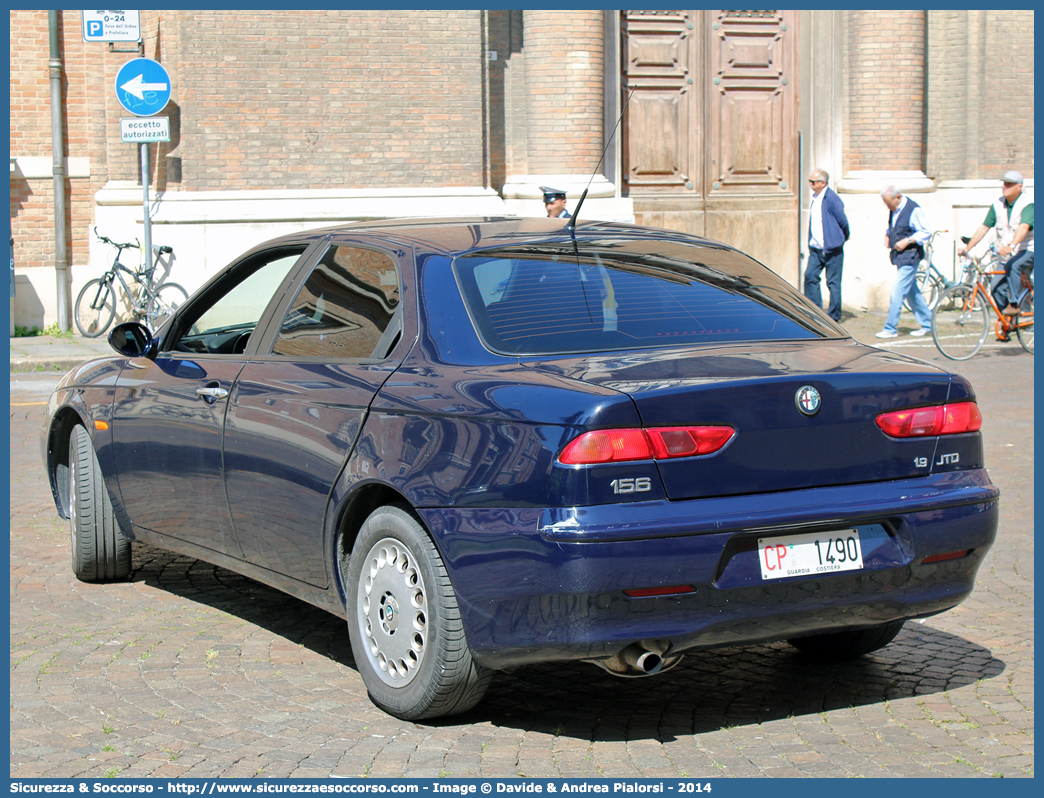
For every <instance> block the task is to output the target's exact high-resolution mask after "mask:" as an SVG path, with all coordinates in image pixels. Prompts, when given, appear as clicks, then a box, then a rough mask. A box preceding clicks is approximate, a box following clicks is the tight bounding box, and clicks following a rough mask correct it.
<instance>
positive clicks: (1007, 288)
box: [993, 249, 1033, 310]
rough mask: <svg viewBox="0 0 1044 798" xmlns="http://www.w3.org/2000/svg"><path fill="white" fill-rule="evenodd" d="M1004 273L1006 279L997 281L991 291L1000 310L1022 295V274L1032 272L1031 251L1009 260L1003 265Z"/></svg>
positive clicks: (1025, 251)
mask: <svg viewBox="0 0 1044 798" xmlns="http://www.w3.org/2000/svg"><path fill="white" fill-rule="evenodd" d="M1004 271H1005V272H1006V273H1007V277H1005V278H1002V279H1001V280H998V281H997V287H996V288H994V289H993V298H994V299H995V300H997V305H998V306H999V307H1000V309H1001V310H1004V306H1005V305H1006V304H1008V303H1009V302H1010V303H1012V304H1014V303H1015V300H1016V299H1018V298H1019V294H1021V293H1022V274H1023V272H1025V273H1026V274H1029V273H1030V272H1032V271H1033V251H1032V250H1029V249H1027V250H1024V251H1023V252H1020V253H1018V254H1017V255H1014V256H1012V257H1011V258H1009V259H1008V260H1007V261H1006V262H1005V263H1004Z"/></svg>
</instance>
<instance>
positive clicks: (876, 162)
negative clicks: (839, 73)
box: [844, 11, 926, 172]
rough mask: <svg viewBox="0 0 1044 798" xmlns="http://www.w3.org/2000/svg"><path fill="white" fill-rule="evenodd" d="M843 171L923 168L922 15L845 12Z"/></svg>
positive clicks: (923, 62)
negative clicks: (845, 76) (845, 80)
mask: <svg viewBox="0 0 1044 798" xmlns="http://www.w3.org/2000/svg"><path fill="white" fill-rule="evenodd" d="M845 26H846V33H847V36H846V41H845V70H846V75H847V91H846V103H845V106H846V109H847V110H846V118H845V125H844V131H845V132H844V137H845V145H846V146H845V156H844V169H845V171H846V172H849V171H858V170H865V169H876V170H922V169H923V168H924V112H925V52H926V48H925V12H924V11H849V12H846V14H845Z"/></svg>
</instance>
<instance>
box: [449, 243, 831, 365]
mask: <svg viewBox="0 0 1044 798" xmlns="http://www.w3.org/2000/svg"><path fill="white" fill-rule="evenodd" d="M453 266H454V271H455V274H456V277H457V282H458V284H459V285H460V289H461V293H462V294H463V296H464V300H465V302H466V304H467V307H468V311H469V313H470V314H471V319H472V321H473V323H474V325H475V329H476V330H477V331H478V333H479V335H480V337H481V338H482V340H483V342H484V343H485V345H486V346H487V347H488V348H489V349H491V350H493V351H494V352H499V353H501V354H507V355H544V354H575V353H583V352H602V351H609V350H620V349H642V348H652V347H662V346H679V345H682V346H684V345H691V344H705V343H714V344H720V343H732V342H744V341H776V340H786V339H809V338H831V337H845V336H846V333H845V331H844V330H843V329H842V328H840V327H838V326H836V325H835V324H833V323H832V322H831V321H830V319H829V318H828V317H827V316H826V315H825V314H823V313H822V312H819V311H817V310H816V309H815V308H813V307H812V306H811V305H809V304H808V303H807V302H806V300H805V299H804V297H803V296H801V295H800V294H799V293H798V292H797V291H795V290H794V289H792V288H791V287H790V286H789V285H787V283H786V282H784V281H783V280H782V279H781V278H780V277H778V276H777V275H775V274H773V273H772V272H771V271H769V270H768V269H766V268H765V267H764V266H762V265H760V264H759V263H757V262H756V261H754V260H752V259H751V258H748V257H747V256H746V255H743V254H742V253H740V252H737V251H736V250H733V249H729V248H727V247H723V246H717V245H714V244H704V245H699V246H695V245H692V244H686V243H684V242H677V241H663V240H655V241H649V240H640V241H635V240H616V241H614V240H600V241H593V242H592V241H590V240H588V241H586V242H577V245H576V248H575V249H574V246H573V244H572V242H563V243H550V244H540V245H533V246H515V247H510V248H504V249H497V250H492V251H491V250H486V251H484V252H482V253H480V254H474V255H466V256H461V257H458V258H457V259H456V260H455V261H454V264H453Z"/></svg>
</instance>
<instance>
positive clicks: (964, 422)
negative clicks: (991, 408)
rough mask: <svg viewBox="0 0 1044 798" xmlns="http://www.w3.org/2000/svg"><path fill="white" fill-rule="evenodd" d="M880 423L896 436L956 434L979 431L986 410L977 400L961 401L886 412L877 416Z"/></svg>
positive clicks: (879, 424)
mask: <svg viewBox="0 0 1044 798" xmlns="http://www.w3.org/2000/svg"><path fill="white" fill-rule="evenodd" d="M877 426H878V427H880V428H881V430H882V432H884V433H885V435H890V436H891V437H893V438H916V437H919V436H922V435H956V434H958V433H961V432H978V431H979V429H980V428H981V427H982V414H981V413H980V412H979V406H978V405H977V404H975V402H960V403H958V404H952V405H936V406H935V407H917V408H913V409H911V410H893V411H891V412H889V413H882V414H881V415H879V416H878V417H877Z"/></svg>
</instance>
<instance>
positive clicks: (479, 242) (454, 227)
mask: <svg viewBox="0 0 1044 798" xmlns="http://www.w3.org/2000/svg"><path fill="white" fill-rule="evenodd" d="M326 235H331V236H337V237H349V238H355V237H363V236H366V237H369V236H374V237H376V238H380V239H382V240H387V241H395V242H398V243H400V244H409V245H411V246H415V247H419V248H422V249H426V250H429V251H441V252H444V253H447V254H460V253H464V252H471V251H476V250H482V249H488V248H490V247H501V246H504V247H509V246H512V245H517V244H532V243H534V242H535V241H542V242H548V243H552V242H556V241H561V242H567V241H570V240H573V238H574V237H575V239H576V240H577V241H584V240H590V239H594V238H604V237H610V238H613V239H616V240H620V239H633V240H649V239H657V238H658V239H662V240H665V241H666V240H670V241H685V242H686V243H689V244H691V245H694V246H701V245H702V246H706V247H712V248H715V249H721V248H723V247H725V248H728V249H731V247H726V245H724V244H722V243H720V242H718V241H712V240H710V239H706V238H699V237H697V236H692V235H689V234H687V233H681V232H679V231H677V230H666V229H661V228H654V227H643V226H640V225H633V224H626V223H622V222H605V221H589V222H580V223H578V224H577V225H576V226H575V227H570V226H569V225H568V220H566V219H549V218H546V217H518V216H503V217H496V216H476V217H442V218H440V217H431V218H400V219H376V220H367V221H359V222H351V223H348V224H341V225H334V226H331V227H323V228H319V229H315V230H307V231H302V232H298V233H291V234H289V235H286V236H283V237H281V238H276V239H274V240H273V241H269V242H268V244H267V245H272V244H278V243H280V242H282V241H284V240H285V241H291V240H295V241H299V240H301V238H302V237H307V238H311V239H315V238H317V237H320V236H326Z"/></svg>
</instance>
